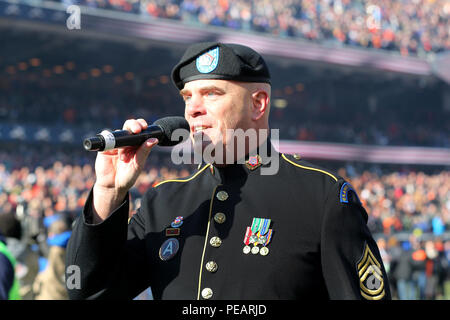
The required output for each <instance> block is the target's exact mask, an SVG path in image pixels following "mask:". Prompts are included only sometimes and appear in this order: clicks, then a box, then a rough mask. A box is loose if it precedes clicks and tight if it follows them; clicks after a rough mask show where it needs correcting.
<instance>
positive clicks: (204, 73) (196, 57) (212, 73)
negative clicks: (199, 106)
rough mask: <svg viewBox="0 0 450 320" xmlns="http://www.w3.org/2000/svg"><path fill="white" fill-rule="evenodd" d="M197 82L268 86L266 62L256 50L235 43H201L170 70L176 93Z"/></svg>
mask: <svg viewBox="0 0 450 320" xmlns="http://www.w3.org/2000/svg"><path fill="white" fill-rule="evenodd" d="M200 79H222V80H234V81H242V82H266V83H270V73H269V68H268V67H267V65H266V62H265V61H264V59H263V58H262V57H261V55H260V54H259V53H257V52H256V51H255V50H253V49H251V48H249V47H246V46H243V45H240V44H234V43H220V42H202V43H196V44H193V45H191V46H190V47H189V48H187V49H186V52H185V53H184V55H183V56H182V57H181V60H180V61H179V62H178V64H177V65H176V66H175V67H174V68H173V70H172V81H173V83H174V84H175V86H176V87H177V88H178V89H180V90H181V89H183V87H184V84H185V83H186V82H189V81H193V80H200Z"/></svg>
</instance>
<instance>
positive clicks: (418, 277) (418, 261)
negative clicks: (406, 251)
mask: <svg viewBox="0 0 450 320" xmlns="http://www.w3.org/2000/svg"><path fill="white" fill-rule="evenodd" d="M410 241H411V244H412V247H413V252H412V267H413V268H412V270H413V271H412V279H413V282H414V287H415V298H414V300H417V299H419V300H424V299H425V287H426V284H427V277H426V259H427V254H426V252H425V250H424V244H423V241H420V240H418V239H417V238H416V237H415V236H414V235H411V237H410Z"/></svg>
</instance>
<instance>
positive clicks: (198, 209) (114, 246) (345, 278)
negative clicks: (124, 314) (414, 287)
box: [66, 154, 390, 300]
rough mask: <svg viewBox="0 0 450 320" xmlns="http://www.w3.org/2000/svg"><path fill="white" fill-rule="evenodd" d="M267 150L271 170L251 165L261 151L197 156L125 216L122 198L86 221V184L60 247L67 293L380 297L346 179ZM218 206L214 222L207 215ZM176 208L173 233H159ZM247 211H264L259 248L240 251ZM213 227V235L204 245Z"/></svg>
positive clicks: (362, 216)
mask: <svg viewBox="0 0 450 320" xmlns="http://www.w3.org/2000/svg"><path fill="white" fill-rule="evenodd" d="M276 156H277V157H278V160H279V170H278V173H277V174H275V175H261V174H260V170H261V169H262V168H264V167H265V166H268V165H269V164H268V163H267V162H265V160H264V159H263V161H262V163H264V164H263V165H262V166H260V167H258V168H256V169H254V170H251V169H249V168H248V167H247V166H246V165H245V164H235V165H232V166H227V167H225V168H217V167H214V166H212V165H210V164H205V165H204V166H203V167H201V168H199V170H198V171H197V172H195V173H194V174H193V175H191V176H190V177H188V178H184V179H179V180H169V181H164V182H162V183H160V184H159V185H157V186H156V187H154V188H152V189H150V190H148V191H147V192H146V194H145V196H144V197H143V199H142V205H141V208H140V209H139V210H138V212H137V213H136V214H135V215H133V217H132V218H131V219H129V220H128V213H129V200H128V199H125V200H124V202H123V204H122V205H121V206H120V207H119V208H118V209H117V210H115V211H114V212H113V213H112V214H111V215H110V216H109V217H108V218H107V219H106V220H105V221H103V222H102V223H100V224H97V225H93V224H91V223H90V221H91V216H92V208H91V205H92V192H91V195H90V196H89V198H88V200H87V203H86V206H85V208H84V212H83V214H82V215H80V217H79V218H78V220H77V221H76V224H75V226H74V230H73V233H72V237H71V239H70V241H69V244H68V248H67V260H66V263H67V265H77V266H79V267H80V271H81V288H80V289H71V290H69V296H70V298H71V299H132V298H134V297H136V296H137V295H138V294H139V293H140V292H142V291H143V290H145V289H146V288H147V287H149V286H151V289H152V292H153V296H154V298H155V299H201V300H202V299H211V300H214V299H233V300H239V299H257V300H259V299H287V300H291V299H370V300H379V299H390V291H389V284H388V280H387V276H386V272H385V269H384V266H383V263H382V260H381V257H380V254H379V250H378V248H377V246H376V243H375V241H374V240H373V238H372V236H371V234H370V232H369V230H368V228H367V226H366V222H367V213H366V211H365V210H364V208H363V207H362V206H361V204H360V203H359V200H358V198H357V195H356V193H354V192H352V189H351V186H350V185H348V184H346V182H345V181H344V180H343V179H342V178H340V177H338V176H337V175H335V174H333V173H331V172H329V171H328V170H324V169H321V168H319V167H317V166H314V165H312V164H310V163H307V162H305V161H303V160H298V159H296V158H295V157H293V156H291V155H285V154H277V155H276ZM220 191H225V192H226V194H227V195H228V197H227V198H226V199H225V200H223V198H222V200H219V199H218V197H217V194H218V193H219V192H220ZM222 194H223V193H222ZM219 212H220V213H223V215H224V216H225V221H220V222H222V223H218V222H217V221H216V220H215V219H214V217H215V215H216V214H217V213H219ZM179 216H181V217H183V224H182V225H181V226H180V227H179V229H180V234H179V235H178V236H167V235H166V229H167V228H170V227H171V226H170V225H171V222H173V221H174V219H175V218H176V217H179ZM255 217H257V218H266V219H271V225H270V228H271V229H272V230H273V236H272V239H271V241H270V243H269V244H268V245H267V248H268V249H269V253H268V254H267V255H265V256H263V255H261V254H252V253H248V254H244V253H243V247H244V246H245V244H244V236H245V232H246V229H247V227H249V226H250V227H251V225H252V221H253V218H255ZM172 237H173V238H176V239H177V241H178V243H179V249H178V251H177V252H176V253H175V255H174V256H173V257H172V258H170V259H168V260H165V261H164V260H162V259H161V258H160V248H161V246H162V244H163V243H164V242H165V241H166V240H167V239H168V238H172ZM213 237H218V238H219V240H220V241H219V244H220V245H217V241H216V245H215V246H213V245H211V238H213ZM215 239H216V240H217V238H215ZM171 249H174V250H175V249H176V248H175V247H174V248H171ZM208 263H209V266H211V264H212V265H214V268H207V265H208Z"/></svg>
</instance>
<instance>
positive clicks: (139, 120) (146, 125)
mask: <svg viewBox="0 0 450 320" xmlns="http://www.w3.org/2000/svg"><path fill="white" fill-rule="evenodd" d="M137 121H138V122H139V124H140V125H141V127H142V129H143V130H145V129H147V128H148V124H147V121H145V120H144V119H142V118H140V119H137Z"/></svg>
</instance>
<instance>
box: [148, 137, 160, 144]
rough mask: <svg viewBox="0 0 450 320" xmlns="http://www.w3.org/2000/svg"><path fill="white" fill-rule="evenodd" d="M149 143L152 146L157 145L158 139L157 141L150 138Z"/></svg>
mask: <svg viewBox="0 0 450 320" xmlns="http://www.w3.org/2000/svg"><path fill="white" fill-rule="evenodd" d="M148 142H149V143H150V144H155V143H157V142H158V139H157V138H150V139H149V140H148Z"/></svg>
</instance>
